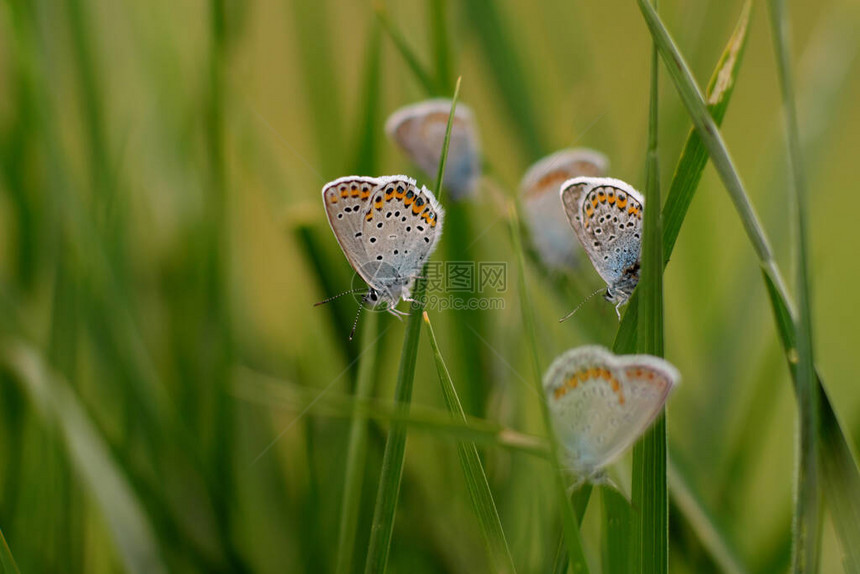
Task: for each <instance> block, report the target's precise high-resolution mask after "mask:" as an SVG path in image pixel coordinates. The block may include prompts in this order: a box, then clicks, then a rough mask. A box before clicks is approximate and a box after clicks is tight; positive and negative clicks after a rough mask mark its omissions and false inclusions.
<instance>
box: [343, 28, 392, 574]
mask: <svg viewBox="0 0 860 574" xmlns="http://www.w3.org/2000/svg"><path fill="white" fill-rule="evenodd" d="M380 56H381V33H380V30H379V25H378V24H377V23H376V22H375V21H374V22H372V23H371V30H370V41H369V42H368V45H367V62H366V65H365V66H366V67H365V71H364V90H363V94H362V102H363V106H362V108H363V111H364V113H362V114H361V115H360V121H359V125H358V127H357V133H356V141H357V142H358V144H357V146H356V147H357V149H358V152H357V155H356V159H355V168H354V169H352V170H350V171H351V172H352V173H376V165H377V160H376V157H377V141H378V137H377V136H378V134H377V130H378V126H379V125H380V124H381V122H380V121H379V116H380V103H381V98H380V97H379V87H380V81H381V58H380ZM381 325H382V323H381V322H380V321H379V315H378V314H377V313H368V314H367V316H366V317H365V319H364V324H363V325H362V330H361V337H360V338H359V340H360V341H361V342H362V344H363V345H369V344H372V343H371V342H372V341H378V340H379V339H380V338H381V336H382V332H380V329H381ZM378 356H379V354H378V353H377V352H376V351H375V350H370V351H369V352H367V353H363V354H362V355H361V358H360V363H359V365H358V376H357V381H356V385H355V394H354V396H355V398H356V399H358V400H363V399H365V398H368V397H370V396H371V394H372V392H373V385H374V382H375V380H376V377H377V359H378ZM367 441H368V428H367V417H366V416H362V415H359V414H358V413H353V415H352V422H351V423H350V429H349V445H348V446H347V454H346V469H345V472H344V477H345V478H344V486H343V500H342V501H341V509H340V526H339V529H338V545H337V548H338V554H337V563H336V565H335V572H337V573H338V574H346V573H347V572H351V571H352V566H353V560H354V559H355V556H354V554H355V546H356V540H357V525H358V516H359V511H360V509H361V488H362V485H363V483H364V475H365V470H364V469H365V464H366V462H367V448H368V442H367Z"/></svg>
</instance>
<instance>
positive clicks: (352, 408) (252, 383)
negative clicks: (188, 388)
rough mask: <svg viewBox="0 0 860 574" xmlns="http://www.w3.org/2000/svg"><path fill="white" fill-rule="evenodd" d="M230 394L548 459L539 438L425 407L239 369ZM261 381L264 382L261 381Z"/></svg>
mask: <svg viewBox="0 0 860 574" xmlns="http://www.w3.org/2000/svg"><path fill="white" fill-rule="evenodd" d="M237 377H238V378H239V380H240V381H241V384H238V383H237V385H236V388H235V389H234V394H235V395H236V396H237V397H239V398H240V399H242V400H246V401H249V402H254V403H258V404H260V405H262V406H266V407H270V408H271V407H289V408H291V409H295V410H298V411H301V412H306V413H307V414H315V415H321V416H330V417H343V418H350V419H351V418H352V417H353V415H358V416H361V417H366V418H372V419H374V420H376V421H379V422H384V423H392V424H393V423H400V424H404V425H408V426H410V427H413V428H416V429H424V430H427V431H429V432H433V433H436V434H439V435H443V436H445V437H446V438H451V439H455V440H466V441H472V442H476V443H480V444H484V445H487V446H497V447H500V448H506V449H509V450H512V451H517V452H522V453H525V454H528V455H530V456H536V457H538V458H543V459H548V458H549V447H548V446H547V445H546V442H545V441H544V439H543V438H541V437H538V436H534V435H530V434H524V433H520V432H517V431H515V430H513V429H510V428H508V427H503V426H501V425H499V424H498V423H495V422H492V421H489V420H486V419H479V418H475V417H469V419H468V423H463V422H462V421H458V420H454V419H452V418H451V416H450V414H448V413H447V412H444V411H440V410H438V409H434V408H430V407H420V406H417V405H413V406H412V407H410V410H409V411H408V412H404V411H403V409H401V408H400V405H398V404H397V403H395V402H393V401H381V400H378V399H376V400H374V399H369V398H365V399H360V400H359V399H357V398H356V397H355V396H353V395H344V394H339V393H334V392H326V393H320V391H319V390H318V389H309V388H308V387H306V386H303V385H299V384H297V383H291V382H288V381H284V380H280V379H275V378H273V377H270V376H268V375H262V374H260V373H256V372H252V371H250V370H248V369H240V370H239V373H238V374H237ZM261 379H264V380H261Z"/></svg>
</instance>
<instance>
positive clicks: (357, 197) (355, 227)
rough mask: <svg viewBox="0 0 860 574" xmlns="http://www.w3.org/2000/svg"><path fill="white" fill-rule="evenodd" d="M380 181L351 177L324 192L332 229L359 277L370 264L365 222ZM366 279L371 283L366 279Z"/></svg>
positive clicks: (343, 178) (328, 187)
mask: <svg viewBox="0 0 860 574" xmlns="http://www.w3.org/2000/svg"><path fill="white" fill-rule="evenodd" d="M379 181H380V180H379V179H377V178H375V177H363V176H357V175H350V176H346V177H341V178H339V179H336V180H334V181H331V182H329V183H327V184H325V186H324V187H323V189H322V200H323V205H324V206H325V213H326V217H328V223H329V226H331V230H332V232H333V233H334V236H335V239H337V242H338V244H339V245H340V248H341V250H342V251H343V254H344V255H345V256H346V259H347V261H349V264H350V265H351V266H352V268H353V270H355V271H356V272H358V273H359V275H362V272H361V267H362V265H363V264H364V263H365V262H366V261H367V252H366V250H365V242H364V240H363V239H364V238H363V235H362V234H363V232H362V222H363V221H364V213H365V212H366V211H367V206H368V205H369V204H370V197H371V195H372V194H373V191H374V190H375V189H376V187H377V186H378V185H379ZM362 278H364V279H365V281H367V278H366V277H364V276H363V275H362Z"/></svg>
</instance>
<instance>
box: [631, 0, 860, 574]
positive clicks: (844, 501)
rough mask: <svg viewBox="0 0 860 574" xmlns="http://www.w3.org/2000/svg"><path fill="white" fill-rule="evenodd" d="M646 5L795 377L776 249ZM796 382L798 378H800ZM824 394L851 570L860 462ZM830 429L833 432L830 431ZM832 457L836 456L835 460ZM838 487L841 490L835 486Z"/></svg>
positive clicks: (829, 463) (859, 534)
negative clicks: (739, 226) (749, 252)
mask: <svg viewBox="0 0 860 574" xmlns="http://www.w3.org/2000/svg"><path fill="white" fill-rule="evenodd" d="M639 6H640V9H641V10H642V13H643V15H644V16H645V20H646V22H647V23H648V27H649V29H650V30H651V34H652V35H653V36H654V37H655V39H656V40H657V43H658V47H659V48H660V53H661V56H662V57H663V59H664V61H665V63H666V67H667V68H668V70H669V75H670V77H671V78H672V80H673V82H674V83H675V84H676V89H677V90H678V92H679V94H680V95H681V99H682V101H683V102H684V105H685V106H686V107H687V111H688V113H689V115H690V117H691V119H692V120H693V123H694V125H695V126H696V129H697V131H698V132H699V134H700V135H701V136H702V139H703V141H704V142H705V144H706V147H707V148H708V152H709V154H710V157H711V160H712V161H713V162H714V166H715V167H716V169H717V172H718V173H719V175H720V177H721V178H722V180H723V183H724V185H725V187H726V189H727V191H728V192H729V195H730V197H731V199H732V201H733V203H734V204H735V207H736V208H737V210H738V212H739V214H740V216H741V221H742V223H743V225H744V228H745V230H746V231H747V234H748V236H749V238H750V242H751V243H752V245H753V248H754V249H755V252H756V254H757V255H758V257H759V260H760V265H761V268H762V272H763V273H764V275H765V284H766V286H767V291H768V295H769V297H770V300H771V305H772V307H773V310H774V316H775V319H776V323H777V328H778V331H779V332H780V338H781V340H782V342H783V345H784V347H785V352H786V357H787V359H788V361H789V365H790V366H791V371H792V377H793V378H794V377H795V369H794V363H796V361H797V358H796V354H797V350H796V333H795V318H794V312H793V311H792V308H791V304H790V301H791V299H790V297H789V296H788V293H787V290H786V288H785V284H784V282H783V280H782V275H781V273H780V271H779V268H778V267H777V265H776V263H775V262H774V260H773V257H772V255H771V250H770V246H769V243H768V241H767V238H766V236H765V235H764V231H763V230H762V228H761V226H760V225H759V223H758V218H757V217H756V216H755V213H754V211H753V208H752V205H751V204H750V202H749V200H748V198H747V195H746V192H745V190H744V187H743V184H742V183H741V180H740V177H739V176H738V173H737V170H736V169H735V168H734V164H733V163H732V161H731V158H730V157H729V153H728V150H727V148H726V146H725V143H724V142H723V139H722V136H721V135H720V131H719V129H718V128H717V126H716V125H715V124H714V122H713V120H712V118H711V117H710V115H709V114H708V113H707V110H706V109H705V103H704V100H703V98H702V96H701V93H700V92H699V91H698V87H697V86H696V84H695V81H694V80H693V78H692V74H691V73H690V71H689V69H688V67H687V65H686V63H685V62H684V60H683V58H682V56H681V54H680V53H679V52H678V49H677V47H676V46H675V44H674V42H673V41H672V39H671V37H670V36H669V33H668V32H667V31H666V28H665V26H664V25H663V23H662V22H661V21H660V18H659V16H657V14H656V13H655V12H654V11H653V10H652V9H651V7H650V6H649V5H648V4H647V3H645V2H643V1H641V0H640V2H639ZM795 386H796V380H795ZM818 394H819V397H820V399H821V403H820V405H819V417H820V420H821V429H822V437H821V439H822V441H823V442H822V445H821V448H822V460H823V461H826V464H824V463H823V464H822V470H823V472H824V476H823V481H824V483H825V484H826V485H827V487H828V499H830V500H833V501H838V502H837V503H836V504H832V505H831V506H833V507H837V506H842V508H839V509H838V510H836V511H835V512H834V526H835V527H836V530H837V534H838V537H839V539H840V542H841V543H842V551H843V553H844V554H845V560H846V564H847V568H848V569H849V570H851V571H860V562H857V561H856V559H857V550H856V548H853V547H852V546H854V545H856V540H860V521H858V517H860V512H858V510H860V489H857V488H856V487H857V485H858V484H860V472H858V468H857V462H856V460H855V458H854V456H853V453H852V451H851V448H850V446H849V442H848V440H847V439H846V436H845V433H844V430H843V429H842V427H841V426H840V424H839V420H838V419H837V418H836V416H835V413H834V411H833V408H832V406H831V404H830V402H829V400H828V399H827V393H826V390H825V389H824V387H823V384H822V381H821V379H820V378H818ZM825 429H827V434H825ZM831 457H832V459H831ZM831 486H833V487H835V488H837V489H838V490H833V491H831V490H829V489H830V487H831Z"/></svg>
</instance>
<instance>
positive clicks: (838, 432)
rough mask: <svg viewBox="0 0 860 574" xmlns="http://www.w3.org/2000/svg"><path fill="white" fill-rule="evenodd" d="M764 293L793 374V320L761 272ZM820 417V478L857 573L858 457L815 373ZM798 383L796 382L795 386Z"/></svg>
mask: <svg viewBox="0 0 860 574" xmlns="http://www.w3.org/2000/svg"><path fill="white" fill-rule="evenodd" d="M763 276H764V282H765V286H766V287H767V294H768V297H769V298H770V303H771V307H772V308H773V313H774V320H775V321H776V330H777V333H778V334H779V337H780V341H781V342H782V347H783V350H784V351H785V356H786V359H787V361H788V368H789V370H790V371H791V373H792V377H794V374H795V372H796V370H797V360H796V357H795V353H796V351H795V349H796V348H797V337H796V334H795V331H794V319H793V317H792V313H791V310H790V309H789V307H788V305H787V304H786V301H785V300H784V299H783V298H782V297H781V295H780V292H779V289H778V288H777V286H776V285H775V284H774V283H773V281H771V279H770V277H769V276H768V275H767V274H766V273H764V274H763ZM816 379H817V381H818V392H819V396H820V398H821V401H820V402H819V405H818V406H819V419H820V420H821V436H820V441H821V443H820V457H821V479H822V484H823V487H824V488H823V490H824V492H825V493H826V500H827V502H828V507H829V509H830V515H831V517H832V519H833V526H834V528H835V530H836V535H837V537H838V538H839V542H840V545H841V546H842V552H843V558H842V561H843V565H844V567H845V571H846V572H851V573H854V574H857V573H860V545H858V544H857V540H860V471H858V468H857V457H856V455H855V454H854V452H853V450H852V447H851V444H850V443H849V442H848V440H847V439H846V437H845V433H844V431H843V429H842V425H841V424H840V423H839V419H838V418H837V416H836V413H835V411H834V410H833V406H832V405H831V403H830V398H829V397H828V396H827V391H826V390H825V388H824V383H823V381H822V380H821V376H820V375H818V373H816ZM796 384H797V382H796V381H795V385H796Z"/></svg>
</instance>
